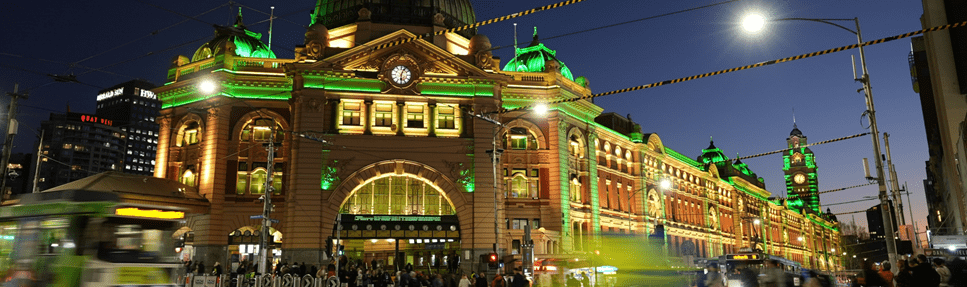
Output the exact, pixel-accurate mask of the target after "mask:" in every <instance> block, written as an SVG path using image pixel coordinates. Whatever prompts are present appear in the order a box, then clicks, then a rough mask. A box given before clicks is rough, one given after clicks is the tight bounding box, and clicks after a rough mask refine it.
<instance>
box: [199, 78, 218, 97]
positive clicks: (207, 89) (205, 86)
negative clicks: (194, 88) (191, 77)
mask: <svg viewBox="0 0 967 287" xmlns="http://www.w3.org/2000/svg"><path fill="white" fill-rule="evenodd" d="M198 90H200V91H201V92H202V93H206V94H211V93H213V92H215V82H214V81H212V80H204V81H201V83H199V84H198Z"/></svg>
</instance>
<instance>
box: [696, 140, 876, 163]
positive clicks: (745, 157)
mask: <svg viewBox="0 0 967 287" xmlns="http://www.w3.org/2000/svg"><path fill="white" fill-rule="evenodd" d="M869 134H870V133H868V132H866V133H861V134H855V135H851V136H845V137H841V138H836V139H831V140H824V141H821V142H815V143H811V144H808V145H803V146H802V147H810V146H817V145H821V144H828V143H832V142H838V141H842V140H848V139H852V138H857V137H861V136H865V135H869ZM794 149H796V148H786V149H781V150H775V151H770V152H764V153H760V154H754V155H750V156H743V157H736V158H733V159H725V160H720V161H713V162H712V163H713V164H714V163H720V162H726V161H737V160H743V159H750V158H754V157H760V156H767V155H770V154H777V153H781V152H786V151H790V150H794Z"/></svg>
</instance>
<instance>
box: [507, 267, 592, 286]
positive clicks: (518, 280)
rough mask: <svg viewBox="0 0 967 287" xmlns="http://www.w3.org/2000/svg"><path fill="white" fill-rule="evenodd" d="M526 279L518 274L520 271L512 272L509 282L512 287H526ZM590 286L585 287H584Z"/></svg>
mask: <svg viewBox="0 0 967 287" xmlns="http://www.w3.org/2000/svg"><path fill="white" fill-rule="evenodd" d="M527 283H528V282H527V278H524V274H521V273H520V269H517V270H514V280H513V281H511V282H510V286H512V287H528V286H529V285H530V284H527ZM587 286H590V285H585V287H587Z"/></svg>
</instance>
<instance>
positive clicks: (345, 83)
mask: <svg viewBox="0 0 967 287" xmlns="http://www.w3.org/2000/svg"><path fill="white" fill-rule="evenodd" d="M303 78H304V79H305V83H304V84H303V87H306V88H312V89H325V90H330V91H352V92H366V93H379V92H382V91H383V87H384V85H385V83H383V81H380V80H370V79H352V78H335V77H325V76H323V77H316V76H309V75H303Z"/></svg>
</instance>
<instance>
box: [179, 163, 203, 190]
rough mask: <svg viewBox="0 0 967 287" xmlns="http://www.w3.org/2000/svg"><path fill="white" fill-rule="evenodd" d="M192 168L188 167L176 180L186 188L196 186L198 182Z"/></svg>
mask: <svg viewBox="0 0 967 287" xmlns="http://www.w3.org/2000/svg"><path fill="white" fill-rule="evenodd" d="M194 169H195V167H194V166H188V168H186V169H185V171H184V172H182V173H181V178H179V179H178V181H180V182H181V183H183V184H184V185H187V186H196V184H197V180H198V174H197V173H195V171H194Z"/></svg>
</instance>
